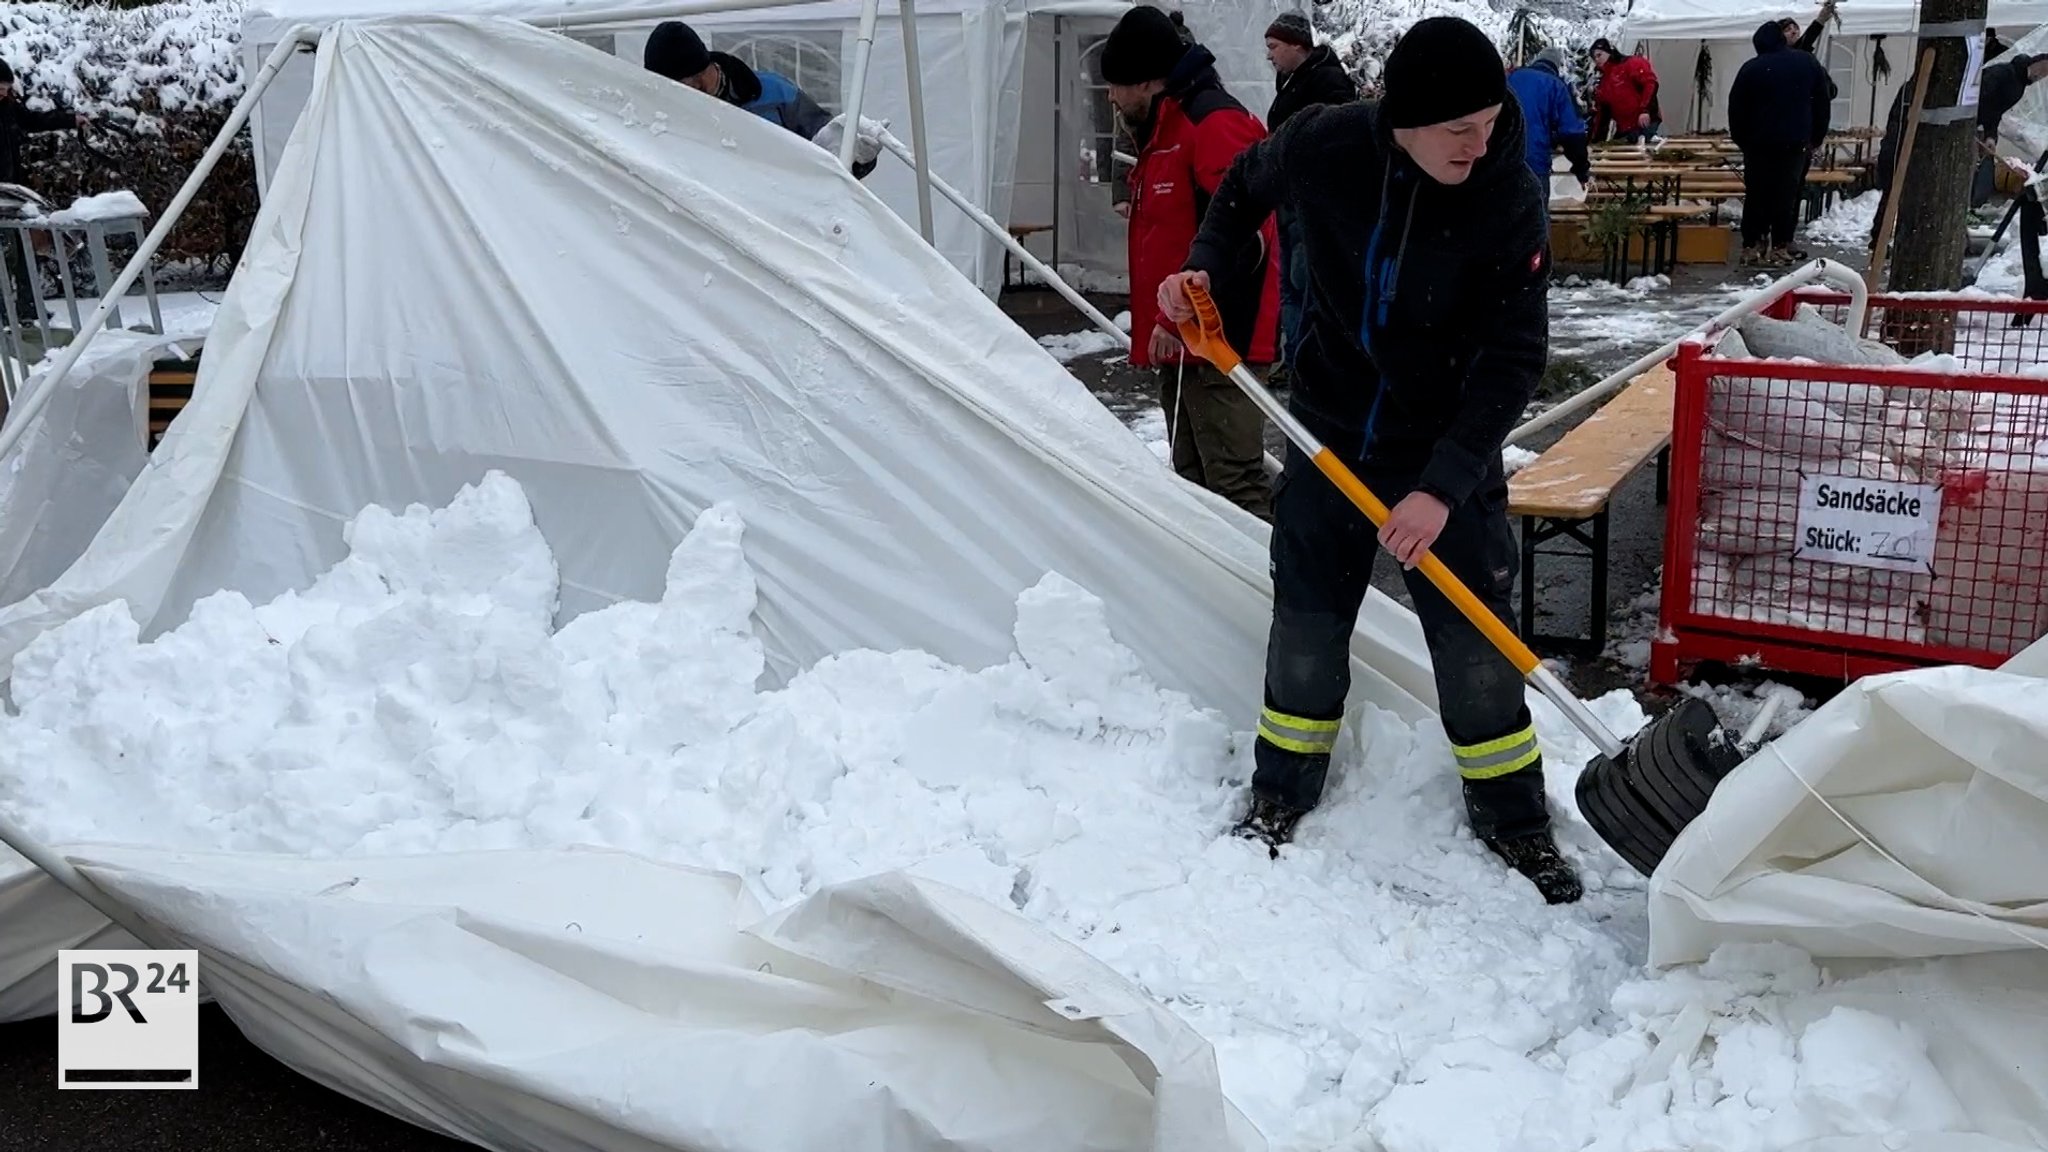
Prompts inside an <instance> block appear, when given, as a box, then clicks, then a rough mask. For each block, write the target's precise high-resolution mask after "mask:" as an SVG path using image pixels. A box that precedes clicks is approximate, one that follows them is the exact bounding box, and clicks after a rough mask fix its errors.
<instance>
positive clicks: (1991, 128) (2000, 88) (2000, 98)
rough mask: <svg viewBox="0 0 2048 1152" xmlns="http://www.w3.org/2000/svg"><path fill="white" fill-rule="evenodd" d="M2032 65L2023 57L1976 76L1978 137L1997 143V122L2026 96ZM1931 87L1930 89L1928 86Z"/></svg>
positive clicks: (2000, 64) (1985, 69)
mask: <svg viewBox="0 0 2048 1152" xmlns="http://www.w3.org/2000/svg"><path fill="white" fill-rule="evenodd" d="M2031 63H2033V60H2032V58H2031V57H2029V56H2026V55H2024V54H2021V55H2015V56H2013V57H2011V58H2010V59H2006V60H2001V61H1999V62H1998V63H1996V64H1990V65H1986V66H1985V68H1984V70H1983V71H1982V72H1979V73H1978V74H1977V134H1978V135H1979V136H1982V137H1984V138H1985V139H1986V140H1997V139H1998V122H1999V121H2001V120H2003V119H2005V114H2006V113H2007V112H2010V111H2012V110H2013V109H2014V108H2017V107H2018V106H2019V103H2020V101H2021V100H2022V99H2023V98H2025V96H2026V94H2027V84H2028V83H2029V81H2028V80H2027V66H2028V65H2029V64H2031ZM1929 87H1933V85H1931V84H1930V85H1929Z"/></svg>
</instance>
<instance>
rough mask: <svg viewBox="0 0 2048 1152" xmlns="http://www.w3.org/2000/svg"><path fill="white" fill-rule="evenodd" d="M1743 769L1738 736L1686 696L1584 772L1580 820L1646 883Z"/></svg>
mask: <svg viewBox="0 0 2048 1152" xmlns="http://www.w3.org/2000/svg"><path fill="white" fill-rule="evenodd" d="M1741 762H1742V753H1741V751H1740V749H1739V748H1738V747H1737V746H1736V739H1735V736H1734V735H1733V734H1731V733H1729V732H1728V731H1727V730H1726V729H1724V728H1722V727H1721V723H1720V721H1719V719H1718V718H1716V717H1715V715H1714V710H1713V709H1712V708H1710V707H1708V706H1707V703H1706V701H1704V700H1701V699H1699V698H1698V697H1694V696H1688V697H1686V698H1685V699H1684V700H1682V701H1681V702H1680V703H1679V704H1678V706H1677V707H1675V708H1673V709H1672V710H1671V711H1669V712H1667V713H1665V714H1664V715H1662V716H1660V717H1658V718H1657V719H1655V720H1652V721H1651V722H1650V723H1649V724H1648V725H1647V726H1646V727H1644V728H1643V730H1642V731H1641V732H1638V733H1637V734H1636V736H1635V738H1634V739H1633V740H1631V741H1630V742H1629V745H1628V748H1627V749H1626V750H1625V751H1624V753H1623V754H1622V756H1621V757H1619V758H1610V757H1606V756H1602V757H1600V758H1598V759H1596V760H1594V761H1593V762H1592V763H1590V764H1588V765H1586V769H1585V771H1583V772H1581V773H1580V774H1579V782H1578V787H1577V789H1576V794H1577V798H1578V802H1579V812H1580V814H1582V815H1583V816H1585V818H1586V822H1587V823H1588V824H1590V825H1592V827H1593V831H1594V832H1596V833H1598V834H1599V836H1600V839H1602V840H1604V841H1606V843H1607V846H1608V847H1610V848H1612V849H1614V851H1615V853H1616V854H1617V855H1619V856H1620V857H1621V858H1622V859H1623V860H1626V861H1628V864H1629V866H1630V867H1631V868H1634V869H1635V870H1636V871H1638V872H1640V873H1642V874H1643V875H1645V876H1648V875H1650V874H1651V873H1653V872H1655V871H1656V870H1657V865H1658V864H1659V863H1661V862H1662V861H1663V859H1664V855H1665V853H1667V852H1669V851H1670V850H1671V844H1672V842H1673V841H1674V840H1676V839H1678V834H1679V833H1680V832H1683V831H1685V827H1686V825H1688V824H1690V823H1692V821H1693V820H1694V819H1695V818H1697V817H1698V816H1699V814H1700V813H1701V812H1703V811H1705V810H1706V807H1707V802H1708V801H1709V800H1711V799H1712V798H1713V794H1714V788H1715V786H1716V785H1718V784H1719V783H1720V782H1721V779H1722V777H1724V776H1726V775H1728V773H1729V772H1731V771H1733V770H1734V769H1735V766H1736V765H1737V764H1740V763H1741Z"/></svg>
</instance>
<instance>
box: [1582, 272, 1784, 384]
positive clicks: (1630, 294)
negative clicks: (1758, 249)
mask: <svg viewBox="0 0 2048 1152" xmlns="http://www.w3.org/2000/svg"><path fill="white" fill-rule="evenodd" d="M1756 287H1757V286H1756V285H1751V284H1724V285H1720V286H1718V287H1715V288H1711V289H1706V290H1704V291H1688V292H1683V293H1679V292H1673V291H1671V281H1670V279H1669V278H1668V277H1663V276H1655V277H1646V278H1642V279H1638V280H1634V281H1631V282H1630V283H1628V284H1627V285H1618V284H1613V283H1609V282H1607V281H1601V280H1584V279H1581V278H1579V277H1577V276H1567V277H1565V278H1564V279H1562V280H1560V281H1558V282H1557V284H1555V285H1554V286H1553V287H1552V288H1551V290H1550V354H1551V355H1552V356H1553V357H1561V358H1567V359H1576V360H1586V361H1589V362H1592V363H1595V364H1599V365H1606V364H1610V363H1611V364H1612V365H1613V366H1614V367H1616V368H1619V367H1621V366H1622V365H1623V364H1626V363H1628V362H1629V361H1630V360H1632V359H1634V358H1635V357H1636V356H1640V355H1642V354H1643V353H1645V352H1648V351H1650V350H1652V349H1654V348H1656V347H1657V346H1658V345H1660V344H1664V343H1667V342H1669V341H1672V340H1675V339H1677V338H1678V337H1680V336H1682V335H1684V334H1685V333H1686V332H1689V331H1691V330H1692V329H1693V328H1695V327H1697V326H1699V325H1701V324H1704V323H1706V322H1707V321H1708V320H1710V319H1712V318H1713V317H1715V316H1717V315H1719V314H1720V313H1722V312H1724V311H1726V310H1727V309H1728V308H1729V306H1731V305H1733V304H1735V303H1736V302H1738V301H1740V300H1741V299H1742V298H1743V297H1744V296H1746V295H1748V294H1749V293H1751V292H1753V291H1755V290H1756Z"/></svg>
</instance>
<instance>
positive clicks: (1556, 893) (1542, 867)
mask: <svg viewBox="0 0 2048 1152" xmlns="http://www.w3.org/2000/svg"><path fill="white" fill-rule="evenodd" d="M1484 843H1485V844H1486V846H1487V847H1488V848H1491V849H1493V854H1494V855H1496V856H1498V857H1500V858H1501V859H1502V860H1505V861H1507V864H1508V867H1510V868H1513V869H1514V870H1515V871H1517V872H1520V873H1521V874H1522V875H1524V876H1526V877H1528V878H1529V882H1530V883H1531V884H1534V885H1536V890H1537V891H1538V892H1541V893H1543V901H1544V903H1546V904H1575V903H1577V902H1578V899H1579V897H1580V896H1581V895H1583V894H1584V892H1585V889H1584V888H1582V887H1581V886H1580V884H1579V876H1578V873H1576V872H1574V871H1572V866H1571V864H1570V863H1568V862H1567V861H1566V860H1565V858H1564V856H1563V855H1561V854H1560V853H1559V852H1558V850H1557V842H1556V841H1554V840H1552V839H1551V838H1550V833H1548V832H1530V833H1526V834H1524V835H1521V836H1510V837H1506V838H1504V839H1500V840H1487V841H1485V842H1484Z"/></svg>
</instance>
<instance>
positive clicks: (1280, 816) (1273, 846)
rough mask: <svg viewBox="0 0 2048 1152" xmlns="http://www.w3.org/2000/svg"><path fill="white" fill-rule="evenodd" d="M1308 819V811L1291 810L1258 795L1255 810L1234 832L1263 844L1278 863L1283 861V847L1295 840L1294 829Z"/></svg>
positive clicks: (1233, 829) (1253, 801) (1253, 800)
mask: <svg viewBox="0 0 2048 1152" xmlns="http://www.w3.org/2000/svg"><path fill="white" fill-rule="evenodd" d="M1306 815H1308V809H1306V808H1290V807H1288V806H1287V805H1285V804H1281V803H1279V802H1278V801H1274V800H1268V799H1266V798H1265V797H1263V796H1257V795H1255V796H1253V797H1252V806H1251V808H1250V809H1248V810H1247V811H1246V812H1245V814H1244V818H1243V819H1242V820H1239V821H1238V822H1237V826H1236V827H1234V828H1232V829H1231V830H1230V832H1231V835H1233V836H1239V837H1242V838H1244V839H1246V840H1257V841H1260V842H1261V843H1263V844H1265V846H1266V851H1267V853H1268V855H1270V856H1272V857H1273V858H1274V859H1276V860H1277V859H1279V857H1280V846H1281V845H1282V844H1285V843H1287V842H1288V841H1289V840H1291V839H1293V838H1294V826H1295V825H1296V824H1298V823H1300V822H1301V818H1302V817H1303V816H1306Z"/></svg>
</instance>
